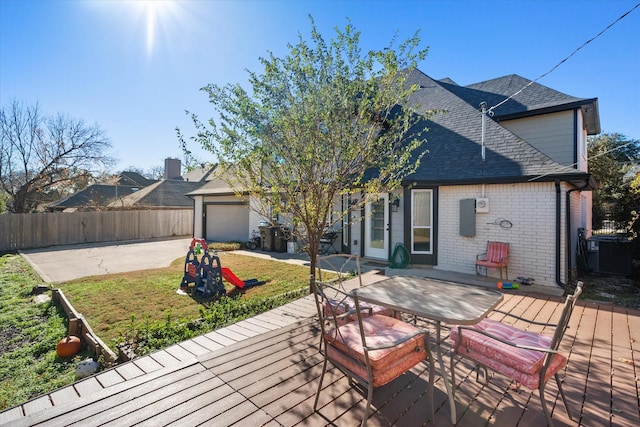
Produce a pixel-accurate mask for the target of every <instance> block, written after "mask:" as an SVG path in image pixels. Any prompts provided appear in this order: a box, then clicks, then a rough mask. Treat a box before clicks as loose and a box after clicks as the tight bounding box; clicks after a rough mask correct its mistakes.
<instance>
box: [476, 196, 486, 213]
mask: <svg viewBox="0 0 640 427" xmlns="http://www.w3.org/2000/svg"><path fill="white" fill-rule="evenodd" d="M476 212H478V213H489V198H487V197H477V198H476Z"/></svg>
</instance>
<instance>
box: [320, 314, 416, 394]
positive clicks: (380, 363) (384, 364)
mask: <svg viewBox="0 0 640 427" xmlns="http://www.w3.org/2000/svg"><path fill="white" fill-rule="evenodd" d="M362 326H363V329H364V333H365V335H366V340H367V345H368V346H379V345H386V344H391V343H393V342H395V341H397V340H399V339H401V338H403V337H405V336H406V335H407V334H412V333H414V332H417V331H418V332H424V331H421V330H420V329H418V328H416V327H415V326H413V325H410V324H408V323H405V322H403V321H401V320H398V319H395V318H393V317H388V316H381V315H373V316H370V317H367V318H365V319H362ZM424 333H426V332H424ZM324 338H325V340H326V342H327V344H328V345H327V356H328V357H329V359H331V360H334V361H336V362H338V363H340V364H341V365H343V366H345V367H346V368H348V369H350V370H351V371H352V372H354V373H356V374H357V375H358V376H360V377H362V378H364V379H366V378H367V369H366V365H365V357H364V350H363V349H362V339H361V337H360V330H359V327H358V322H350V323H347V324H345V325H342V326H340V328H338V329H337V330H336V329H331V330H328V331H327V332H326V333H325V335H324ZM424 345H425V338H424V334H419V335H416V336H415V337H413V338H411V339H409V340H407V341H405V342H403V343H401V344H398V345H396V346H393V347H390V348H385V349H380V350H372V351H369V360H370V363H371V370H372V373H373V377H374V381H373V386H374V387H379V386H381V385H384V384H386V383H388V382H389V381H391V380H393V379H394V378H397V377H398V376H399V375H401V374H402V373H403V372H405V371H407V370H408V369H410V368H412V367H413V366H414V365H416V364H418V363H420V362H421V361H422V360H424V359H426V357H427V351H426V349H425V347H424Z"/></svg>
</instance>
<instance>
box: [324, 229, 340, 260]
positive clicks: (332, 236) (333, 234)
mask: <svg viewBox="0 0 640 427" xmlns="http://www.w3.org/2000/svg"><path fill="white" fill-rule="evenodd" d="M338 236H339V234H338V232H337V231H335V230H328V231H326V232H325V233H324V234H323V235H322V237H321V238H320V248H319V252H320V254H321V255H328V254H329V251H330V250H332V251H333V253H338V250H337V249H336V248H335V247H333V245H334V243H335V242H336V240H338Z"/></svg>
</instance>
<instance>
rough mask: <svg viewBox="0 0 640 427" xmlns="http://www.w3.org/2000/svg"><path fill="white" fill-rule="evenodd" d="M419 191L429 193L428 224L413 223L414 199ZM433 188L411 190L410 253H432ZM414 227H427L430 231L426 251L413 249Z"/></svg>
mask: <svg viewBox="0 0 640 427" xmlns="http://www.w3.org/2000/svg"><path fill="white" fill-rule="evenodd" d="M419 193H429V194H430V195H431V197H429V201H430V203H429V210H430V215H429V218H430V224H428V225H419V226H416V225H415V221H414V220H415V218H414V212H415V207H416V206H417V204H416V200H415V196H416V194H419ZM433 193H434V192H433V189H415V190H411V223H410V224H411V253H412V254H421V255H432V254H433V246H434V245H433V215H434V214H433ZM415 229H429V230H430V231H431V232H430V234H429V236H430V240H431V245H430V250H428V251H415V250H414V247H415V244H414V243H415V242H414V235H415V234H414V232H413V231H414V230H415Z"/></svg>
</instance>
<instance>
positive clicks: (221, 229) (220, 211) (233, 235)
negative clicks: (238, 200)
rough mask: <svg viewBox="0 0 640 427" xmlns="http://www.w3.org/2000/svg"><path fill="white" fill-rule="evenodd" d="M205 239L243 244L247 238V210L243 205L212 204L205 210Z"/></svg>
mask: <svg viewBox="0 0 640 427" xmlns="http://www.w3.org/2000/svg"><path fill="white" fill-rule="evenodd" d="M206 215H207V219H206V239H207V240H208V241H215V242H229V241H237V242H245V241H246V240H248V238H249V209H248V208H247V207H246V206H245V205H235V204H212V205H207V210H206Z"/></svg>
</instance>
